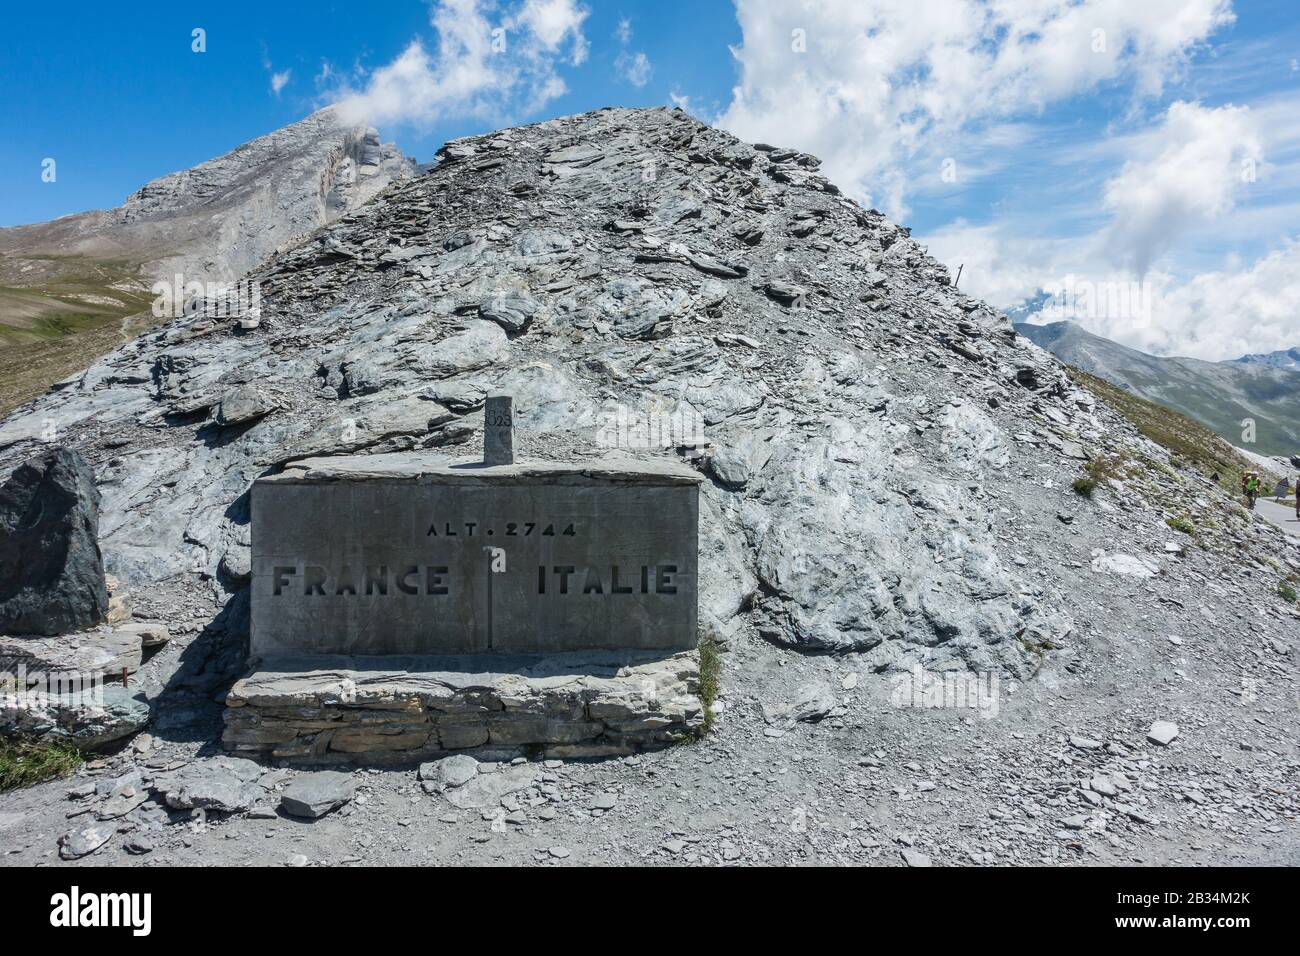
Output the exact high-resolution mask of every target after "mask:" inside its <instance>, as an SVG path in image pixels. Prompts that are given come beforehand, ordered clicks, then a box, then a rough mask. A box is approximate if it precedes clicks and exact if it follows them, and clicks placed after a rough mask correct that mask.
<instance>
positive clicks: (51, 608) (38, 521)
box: [0, 447, 108, 635]
mask: <svg viewBox="0 0 1300 956" xmlns="http://www.w3.org/2000/svg"><path fill="white" fill-rule="evenodd" d="M107 613H108V589H107V587H106V586H105V583H104V561H103V558H102V556H101V555H100V552H99V491H98V489H97V488H96V487H95V476H94V474H93V473H92V472H91V470H90V466H89V465H87V464H86V462H85V460H84V459H83V458H82V457H81V456H80V455H79V454H77V452H75V451H72V450H71V449H68V448H62V447H58V448H55V449H53V450H52V451H49V452H47V453H45V454H43V455H41V456H39V457H37V458H33V459H31V460H30V461H27V462H24V463H23V464H22V465H19V466H18V468H17V469H15V471H14V473H13V475H12V476H10V478H9V480H8V481H7V482H5V484H4V485H3V486H2V487H0V632H8V633H10V634H45V635H55V634H67V633H69V632H71V631H78V630H81V629H83V628H87V627H92V626H93V625H96V624H99V623H100V622H101V621H103V620H104V617H105V615H106V614H107Z"/></svg>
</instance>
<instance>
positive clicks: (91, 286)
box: [0, 109, 414, 411]
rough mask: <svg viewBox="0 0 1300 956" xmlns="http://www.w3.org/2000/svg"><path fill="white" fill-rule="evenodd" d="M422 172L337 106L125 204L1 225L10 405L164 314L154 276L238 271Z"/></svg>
mask: <svg viewBox="0 0 1300 956" xmlns="http://www.w3.org/2000/svg"><path fill="white" fill-rule="evenodd" d="M413 172H414V166H413V164H412V163H411V162H410V161H409V160H407V159H406V158H405V157H403V156H402V155H401V153H400V152H398V151H397V149H396V148H395V147H394V146H392V145H385V144H383V143H381V142H380V140H379V136H378V134H377V133H376V132H375V130H373V129H368V128H366V127H364V126H353V125H350V124H347V123H344V122H343V121H342V120H340V119H339V117H338V115H337V113H336V111H335V110H333V109H325V110H321V111H320V112H317V113H314V114H312V115H311V116H309V117H307V118H306V119H304V120H302V121H301V122H298V123H295V124H293V125H292V126H287V127H285V128H284V129H281V130H277V131H276V132H273V133H270V134H268V135H266V136H262V137H260V138H258V139H255V140H253V141H252V142H250V143H247V144H245V145H243V146H241V147H239V148H238V149H236V150H233V151H232V152H230V153H227V154H225V155H224V156H220V157H218V158H216V159H213V160H210V161H208V162H206V163H202V164H200V165H198V166H195V167H194V168H192V169H187V170H183V171H181V172H177V173H172V174H170V175H167V176H163V177H161V178H159V179H155V180H154V181H153V182H150V183H148V184H147V185H145V186H144V187H142V188H141V189H140V190H138V191H137V192H136V193H135V194H133V195H132V196H130V197H129V198H128V199H127V200H126V202H125V203H123V204H122V205H121V206H119V207H117V208H116V209H110V210H95V211H92V212H85V213H79V214H76V215H72V216H64V217H63V218H61V219H56V220H53V221H52V222H46V223H38V224H35V225H30V226H18V227H15V228H11V229H0V342H3V343H4V344H5V352H6V355H7V359H6V360H5V361H4V363H3V366H0V371H3V372H4V373H5V374H4V376H3V377H4V378H5V380H6V381H8V382H9V383H10V384H9V386H8V387H7V389H6V391H5V392H4V393H3V394H0V399H3V400H4V404H0V411H7V410H9V409H10V408H12V407H13V406H14V405H15V404H17V403H18V402H19V401H25V400H27V399H28V398H30V397H31V396H32V395H33V394H37V393H39V391H40V390H43V389H44V388H46V387H48V386H49V385H50V384H51V383H52V382H53V381H56V380H57V379H59V378H62V377H63V376H64V375H66V374H68V373H69V372H71V371H74V370H78V369H80V368H84V367H85V365H87V364H88V363H89V361H90V359H91V358H92V357H94V356H97V355H99V354H102V353H103V352H105V351H108V349H109V348H110V347H115V346H116V345H117V344H120V342H121V341H123V340H124V339H125V338H130V337H131V335H123V333H124V332H129V333H132V334H134V333H138V332H139V331H141V330H143V328H146V327H148V326H150V325H153V324H156V320H155V319H154V318H153V317H152V316H151V315H150V314H149V307H150V305H151V303H152V300H153V298H154V296H153V294H152V293H151V292H150V291H149V289H150V286H151V285H152V284H153V283H154V282H156V281H158V280H165V281H168V282H171V281H172V280H173V276H175V275H176V274H178V273H179V274H181V275H182V276H184V279H183V281H184V282H187V283H188V282H202V283H214V284H221V283H230V282H233V281H235V280H237V279H239V278H240V277H241V276H243V275H244V274H245V273H247V272H248V271H249V270H250V269H252V268H253V267H254V266H256V265H257V264H258V263H260V262H261V261H262V260H263V259H265V258H266V257H267V256H268V255H270V254H271V253H272V252H274V251H275V250H276V249H277V248H280V247H281V246H284V245H287V244H290V243H292V242H293V241H295V240H296V239H297V238H298V237H300V236H301V235H303V234H305V233H307V232H310V231H311V230H313V229H315V228H316V227H318V226H320V225H323V224H324V223H327V222H330V221H332V220H334V219H335V218H337V217H338V216H339V215H341V214H343V213H345V212H347V211H348V210H350V209H354V208H356V207H358V206H359V205H361V204H363V203H365V202H366V201H368V200H369V199H370V198H371V197H372V196H373V195H374V194H375V193H376V192H378V191H379V190H380V189H382V188H383V187H385V186H387V185H388V184H389V183H390V182H393V181H395V180H401V179H404V178H406V177H408V176H410V175H412V174H413ZM76 335H80V336H81V337H82V338H81V340H80V341H76V342H73V341H70V340H69V336H76ZM96 349H97V351H96ZM16 380H21V385H22V388H21V389H20V390H17V391H12V390H13V389H14V387H15V384H16ZM11 391H12V394H11Z"/></svg>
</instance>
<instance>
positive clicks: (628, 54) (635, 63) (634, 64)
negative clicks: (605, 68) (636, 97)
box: [614, 17, 654, 89]
mask: <svg viewBox="0 0 1300 956" xmlns="http://www.w3.org/2000/svg"><path fill="white" fill-rule="evenodd" d="M614 37H615V38H616V39H617V40H618V45H619V46H620V47H622V51H621V52H620V53H619V55H618V56H617V57H616V58H615V60H614V69H615V70H617V71H618V74H619V76H621V77H623V79H625V80H627V81H628V82H629V83H631V84H632V85H633V86H635V87H637V88H638V89H639V88H641V87H643V86H645V85H646V84H647V83H649V82H650V74H651V73H653V72H654V68H653V67H652V66H651V65H650V58H649V57H648V56H646V55H645V53H643V52H642V51H640V50H637V51H636V52H635V53H634V52H632V51H631V50H629V49H628V44H629V43H631V42H632V22H631V21H630V20H628V18H627V17H623V18H622V19H621V20H619V21H618V28H617V29H616V30H615V31H614Z"/></svg>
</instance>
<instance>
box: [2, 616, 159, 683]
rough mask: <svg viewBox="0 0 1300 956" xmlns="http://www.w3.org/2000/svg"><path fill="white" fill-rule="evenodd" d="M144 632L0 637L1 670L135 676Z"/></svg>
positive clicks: (129, 629) (137, 629) (133, 629)
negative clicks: (123, 673)
mask: <svg viewBox="0 0 1300 956" xmlns="http://www.w3.org/2000/svg"><path fill="white" fill-rule="evenodd" d="M147 630H148V629H146V628H143V627H134V626H127V627H123V628H117V629H113V628H103V629H101V630H97V631H88V632H85V633H81V634H66V635H63V636H61V637H25V636H17V637H15V636H3V635H0V668H3V669H5V670H7V671H9V672H13V671H16V670H17V668H18V667H20V666H21V667H24V668H25V669H26V670H27V672H28V673H29V674H31V673H36V672H44V673H56V674H57V673H68V672H76V673H81V674H100V675H103V676H108V677H116V676H120V675H121V673H122V671H127V672H128V673H132V674H134V673H135V672H136V671H138V670H139V669H140V662H141V658H142V655H143V650H144V643H145V639H146V631H147ZM164 630H165V629H164ZM152 633H153V632H152V631H149V634H152Z"/></svg>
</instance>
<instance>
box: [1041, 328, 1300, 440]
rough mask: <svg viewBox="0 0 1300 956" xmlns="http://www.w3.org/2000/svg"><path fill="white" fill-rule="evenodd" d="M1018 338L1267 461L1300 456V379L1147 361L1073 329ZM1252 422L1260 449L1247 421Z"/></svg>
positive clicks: (1282, 371)
mask: <svg viewBox="0 0 1300 956" xmlns="http://www.w3.org/2000/svg"><path fill="white" fill-rule="evenodd" d="M1016 331H1017V332H1019V333H1020V334H1021V335H1023V336H1025V337H1026V338H1028V339H1030V340H1031V341H1033V342H1035V343H1036V344H1038V345H1040V346H1042V347H1043V348H1045V349H1048V350H1049V351H1051V352H1052V353H1053V354H1055V355H1056V356H1057V357H1058V358H1060V359H1061V360H1062V361H1064V362H1066V363H1067V364H1069V365H1072V366H1074V367H1075V368H1079V369H1082V370H1083V371H1085V372H1088V373H1089V374H1091V375H1096V376H1097V377H1098V378H1103V379H1105V380H1106V381H1108V382H1112V383H1114V384H1116V385H1119V386H1121V387H1123V388H1127V389H1130V390H1131V391H1133V392H1134V394H1137V395H1140V396H1142V397H1143V398H1146V399H1149V400H1151V401H1153V402H1159V403H1160V404H1161V405H1165V406H1167V407H1169V408H1172V409H1175V410H1176V411H1179V412H1182V413H1183V414H1185V415H1190V416H1191V417H1192V418H1194V419H1196V420H1197V421H1199V422H1202V423H1204V424H1205V425H1207V426H1209V427H1210V428H1212V429H1213V430H1214V431H1215V432H1217V433H1218V434H1219V435H1221V436H1223V437H1224V438H1226V439H1227V440H1228V441H1230V442H1232V443H1233V444H1236V445H1248V448H1249V450H1250V451H1253V452H1256V453H1258V454H1263V455H1293V454H1296V453H1297V451H1300V372H1298V371H1294V370H1291V369H1288V368H1286V367H1285V366H1284V365H1281V364H1274V363H1263V362H1251V361H1247V360H1246V359H1242V360H1239V361H1237V362H1204V361H1201V360H1200V359H1191V358H1162V357H1159V356H1155V355H1147V354H1146V353H1145V352H1139V351H1137V350H1136V349H1131V348H1128V347H1126V346H1123V345H1120V344H1119V343H1117V342H1112V341H1111V340H1110V339H1106V338H1102V337H1101V336H1098V335H1093V334H1092V333H1091V332H1088V331H1086V330H1085V329H1084V328H1083V327H1082V326H1079V325H1077V324H1076V323H1074V322H1052V323H1049V324H1047V325H1032V324H1027V323H1017V325H1016ZM1246 418H1250V419H1254V421H1255V424H1256V434H1255V442H1254V444H1248V443H1247V442H1246V441H1245V440H1244V439H1243V437H1242V434H1243V426H1242V424H1241V423H1242V420H1243V419H1246Z"/></svg>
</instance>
